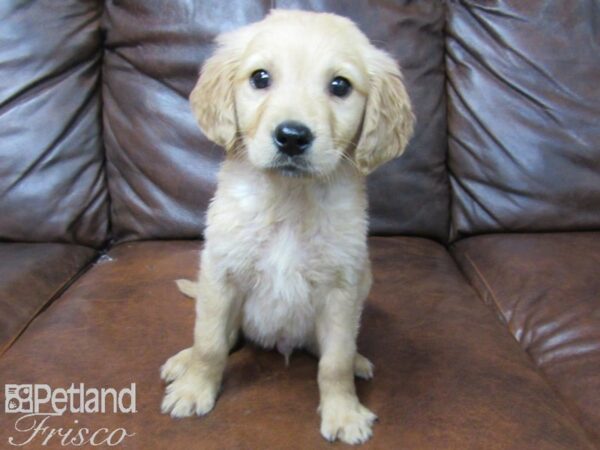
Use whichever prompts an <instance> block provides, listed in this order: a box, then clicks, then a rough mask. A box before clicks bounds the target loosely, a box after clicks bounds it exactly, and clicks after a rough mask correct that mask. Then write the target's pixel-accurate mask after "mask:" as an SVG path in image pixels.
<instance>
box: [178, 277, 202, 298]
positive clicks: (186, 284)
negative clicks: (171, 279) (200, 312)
mask: <svg viewBox="0 0 600 450" xmlns="http://www.w3.org/2000/svg"><path fill="white" fill-rule="evenodd" d="M175 284H176V285H177V287H178V288H179V290H180V291H181V293H182V294H184V295H186V296H188V297H190V298H194V299H195V298H196V296H197V295H198V283H196V282H194V281H191V280H186V279H184V278H181V279H179V280H175Z"/></svg>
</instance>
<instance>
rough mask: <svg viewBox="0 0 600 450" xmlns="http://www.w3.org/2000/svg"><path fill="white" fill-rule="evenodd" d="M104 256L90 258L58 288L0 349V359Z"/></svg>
mask: <svg viewBox="0 0 600 450" xmlns="http://www.w3.org/2000/svg"><path fill="white" fill-rule="evenodd" d="M102 254H103V253H102V252H97V254H96V255H95V256H94V257H92V258H90V260H89V261H88V262H87V263H86V264H84V265H83V267H81V268H80V269H79V270H78V271H77V272H75V274H74V275H73V276H72V277H71V278H69V279H68V280H67V281H65V282H64V283H63V284H62V285H61V286H59V287H58V288H56V290H55V291H54V293H53V294H52V295H51V296H50V297H49V298H48V300H47V301H46V302H44V303H42V304H41V305H40V306H39V307H38V308H37V309H36V310H35V312H34V313H33V314H32V315H31V317H30V319H29V320H27V321H26V322H25V324H24V325H23V326H21V327H20V329H19V330H18V331H17V332H16V333H15V334H14V335H13V336H12V338H11V339H9V341H8V342H7V343H6V344H4V345H3V346H2V347H1V348H0V358H1V357H2V356H4V355H5V354H6V352H7V351H8V350H10V348H11V347H12V346H13V345H14V343H15V342H17V341H18V340H19V338H20V337H21V336H22V335H23V334H24V333H25V331H27V329H28V328H29V326H30V325H31V324H32V323H33V321H34V320H35V319H37V318H38V317H39V316H40V314H41V313H42V312H43V311H44V310H45V309H46V308H48V307H49V306H50V305H52V303H54V302H55V301H56V300H57V299H58V298H60V297H61V296H62V295H63V294H64V293H65V292H66V291H67V290H68V289H69V288H70V287H71V286H72V285H73V284H74V283H75V282H76V281H77V280H79V278H81V277H82V276H83V275H84V274H85V273H86V272H87V271H88V270H89V269H90V267H92V266H93V265H94V264H95V263H96V261H97V260H98V259H99V258H100V257H101V256H102Z"/></svg>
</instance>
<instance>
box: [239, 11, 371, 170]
mask: <svg viewBox="0 0 600 450" xmlns="http://www.w3.org/2000/svg"><path fill="white" fill-rule="evenodd" d="M311 25H312V26H311ZM307 28H310V30H307ZM347 34H349V33H347ZM352 37H354V36H353V34H349V35H348V36H345V37H342V36H340V35H339V34H337V33H336V30H325V29H323V28H321V27H315V26H314V24H310V23H309V24H302V23H301V24H295V23H288V22H284V21H278V22H276V23H274V24H272V25H271V26H270V27H268V28H266V29H264V30H261V31H259V32H258V33H256V34H255V35H254V36H253V37H252V39H251V40H250V42H249V43H248V46H247V48H246V51H245V52H244V54H243V56H242V58H241V61H240V66H239V69H238V72H237V75H236V79H235V82H234V91H235V93H234V96H235V108H236V111H237V120H238V128H239V132H240V135H241V138H242V140H243V142H244V147H245V149H246V151H247V154H248V158H249V159H250V161H251V162H252V163H253V164H254V165H255V166H257V167H259V168H262V169H268V170H275V171H279V172H281V173H282V174H306V175H311V174H327V173H329V172H331V171H332V170H334V169H335V167H336V166H337V164H338V162H339V161H340V159H341V158H342V155H344V154H346V152H347V151H348V150H349V149H350V147H351V146H352V143H353V142H354V141H355V138H356V137H357V135H358V131H359V127H360V124H361V121H362V116H363V114H364V110H365V105H366V98H367V92H368V89H367V83H368V75H367V72H366V69H365V67H364V64H363V61H362V60H361V59H360V58H359V57H358V55H356V54H355V53H354V52H352V51H351V49H352V48H353V47H355V45H353V44H354V42H353V41H352V40H351V38H352Z"/></svg>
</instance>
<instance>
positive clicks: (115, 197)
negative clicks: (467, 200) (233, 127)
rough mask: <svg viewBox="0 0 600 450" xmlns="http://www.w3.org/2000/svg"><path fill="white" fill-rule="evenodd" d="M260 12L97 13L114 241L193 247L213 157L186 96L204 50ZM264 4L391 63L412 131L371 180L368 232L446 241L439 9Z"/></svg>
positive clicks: (138, 8) (141, 5)
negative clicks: (300, 13) (373, 48)
mask: <svg viewBox="0 0 600 450" xmlns="http://www.w3.org/2000/svg"><path fill="white" fill-rule="evenodd" d="M271 3H273V2H267V1H249V0H235V1H228V2H221V1H218V2H217V1H210V2H209V1H197V2H188V1H180V0H176V1H172V2H162V1H158V0H151V1H148V0H144V1H141V0H138V1H133V0H124V1H120V2H107V3H106V5H105V16H104V27H105V29H106V49H105V56H104V71H103V101H104V117H103V119H104V139H105V146H106V155H107V171H108V179H109V189H110V195H111V219H112V226H113V233H114V237H115V238H116V240H117V241H123V240H132V239H150V238H194V237H198V236H200V234H201V232H202V228H203V224H204V212H205V210H206V207H207V205H208V202H209V200H210V198H211V196H212V194H213V192H214V189H215V181H216V180H215V175H216V171H217V169H218V165H219V163H220V161H221V159H222V157H223V153H222V150H221V149H220V148H218V147H217V146H215V145H213V144H212V143H210V142H208V141H207V140H206V139H205V138H204V137H203V136H202V134H201V132H200V130H199V129H198V127H197V125H196V123H195V119H194V118H193V116H192V113H191V111H190V108H189V105H188V100H187V96H188V94H189V92H190V91H191V89H192V87H193V85H194V83H195V81H196V78H197V76H198V71H199V68H200V66H201V64H202V62H203V61H204V60H205V59H206V58H207V57H208V56H209V55H210V53H211V51H212V50H213V48H214V47H213V42H212V41H213V38H214V37H215V36H216V35H217V34H219V33H220V32H223V31H227V30H231V29H233V28H236V27H239V26H242V25H245V24H247V23H249V22H253V21H257V20H260V19H261V18H262V17H263V16H264V15H265V14H266V13H267V12H268V10H269V7H270V4H271ZM274 3H275V5H276V6H277V7H278V8H302V9H315V10H327V11H330V12H336V13H339V14H343V15H347V16H349V17H350V18H351V19H353V20H355V21H356V22H357V23H358V24H359V26H360V27H361V28H362V30H363V31H364V32H365V33H366V34H367V35H368V36H369V37H370V38H371V39H373V41H374V42H375V43H376V44H377V45H379V46H381V47H383V48H386V49H387V50H389V51H390V52H391V53H392V54H394V55H395V56H396V57H397V58H398V60H399V61H400V63H401V65H402V66H403V69H404V74H405V79H406V83H407V85H408V91H409V94H410V95H411V97H412V100H413V103H414V105H415V109H416V115H417V124H418V125H417V130H416V134H415V137H414V139H413V141H412V143H411V144H410V146H409V148H408V150H407V152H406V153H405V155H404V156H403V157H402V158H400V159H398V160H396V161H394V162H393V163H390V164H388V165H386V166H384V167H382V168H381V169H379V170H378V171H376V172H375V173H374V174H372V175H371V178H370V181H369V189H370V190H369V192H370V200H371V230H372V232H374V233H386V234H399V233H405V234H416V235H422V236H429V237H434V238H437V239H440V240H444V239H446V237H447V229H448V223H449V192H448V189H449V185H448V180H447V171H446V106H445V92H444V90H445V76H444V41H443V39H444V36H443V27H444V20H445V8H444V5H443V3H442V2H409V1H396V2H387V1H375V2H368V3H367V2H355V1H346V2H340V1H277V2H274Z"/></svg>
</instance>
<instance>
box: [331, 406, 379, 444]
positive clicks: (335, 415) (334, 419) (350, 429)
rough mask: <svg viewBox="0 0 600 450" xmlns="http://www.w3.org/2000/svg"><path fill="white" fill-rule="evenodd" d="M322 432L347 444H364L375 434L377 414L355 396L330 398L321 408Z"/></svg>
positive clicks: (332, 439) (333, 439)
mask: <svg viewBox="0 0 600 450" xmlns="http://www.w3.org/2000/svg"><path fill="white" fill-rule="evenodd" d="M320 412H321V434H322V435H323V437H324V438H325V439H327V440H328V441H335V440H336V439H339V440H340V441H342V442H345V443H346V444H362V443H364V442H366V441H367V440H368V439H369V438H370V437H371V435H372V434H373V431H372V429H371V428H372V426H373V422H374V421H375V420H377V416H376V415H375V414H373V413H372V412H371V411H369V410H368V409H367V408H365V407H364V406H363V405H361V404H360V402H359V401H358V399H356V398H355V397H354V398H353V397H340V398H337V399H330V400H328V401H327V402H325V403H324V404H323V405H322V406H321V408H320Z"/></svg>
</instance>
